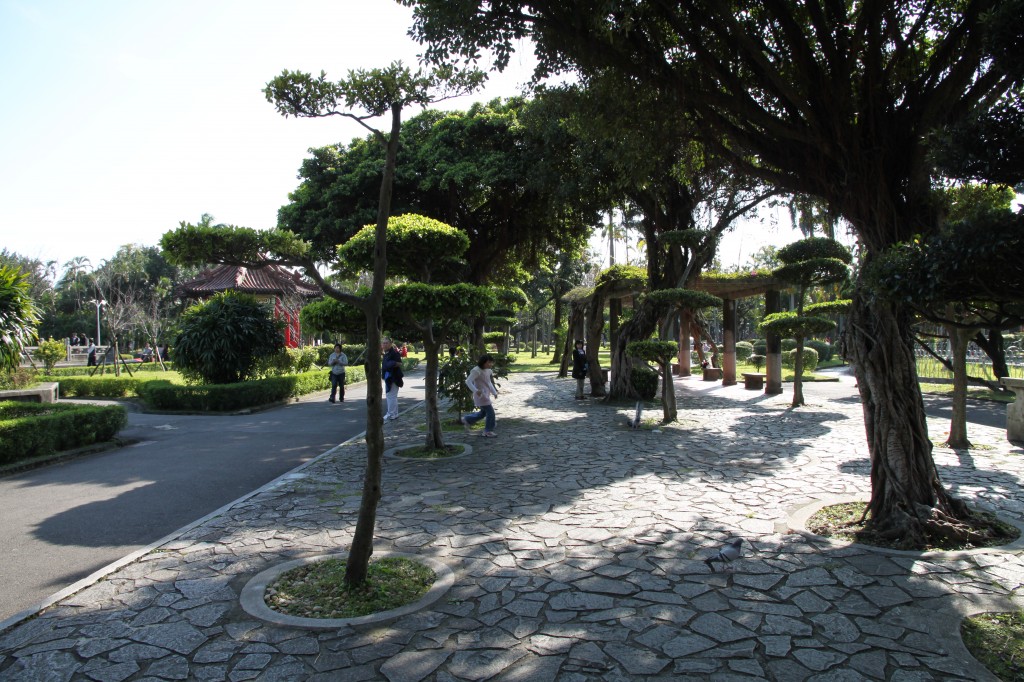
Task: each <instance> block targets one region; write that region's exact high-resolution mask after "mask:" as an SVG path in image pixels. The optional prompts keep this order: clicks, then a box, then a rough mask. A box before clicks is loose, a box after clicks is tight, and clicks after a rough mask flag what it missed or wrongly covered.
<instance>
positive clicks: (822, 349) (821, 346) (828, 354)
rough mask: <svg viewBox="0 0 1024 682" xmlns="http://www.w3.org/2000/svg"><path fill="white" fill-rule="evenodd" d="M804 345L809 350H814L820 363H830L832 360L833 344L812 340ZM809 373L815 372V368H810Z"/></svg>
mask: <svg viewBox="0 0 1024 682" xmlns="http://www.w3.org/2000/svg"><path fill="white" fill-rule="evenodd" d="M804 345H805V346H806V347H807V348H813V349H814V350H815V351H817V353H818V361H819V362H828V361H829V360H831V359H832V344H831V343H827V342H825V341H818V340H816V339H810V340H809V341H805V342H804ZM808 371H809V372H813V371H814V368H813V367H812V368H809V369H808Z"/></svg>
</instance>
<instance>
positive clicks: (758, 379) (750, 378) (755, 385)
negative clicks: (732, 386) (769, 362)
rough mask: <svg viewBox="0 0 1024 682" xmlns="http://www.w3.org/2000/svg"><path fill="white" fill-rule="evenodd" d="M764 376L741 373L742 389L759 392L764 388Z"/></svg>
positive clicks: (755, 373) (753, 373) (756, 373)
mask: <svg viewBox="0 0 1024 682" xmlns="http://www.w3.org/2000/svg"><path fill="white" fill-rule="evenodd" d="M764 377H765V375H764V374H761V373H759V372H744V373H743V388H745V389H747V390H748V391H760V390H761V389H762V388H764Z"/></svg>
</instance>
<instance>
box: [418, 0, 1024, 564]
mask: <svg viewBox="0 0 1024 682" xmlns="http://www.w3.org/2000/svg"><path fill="white" fill-rule="evenodd" d="M406 2H407V3H408V4H410V5H414V6H415V12H416V26H415V28H414V31H415V33H416V34H417V35H418V36H419V37H420V38H421V39H422V40H424V41H425V42H427V43H428V57H430V58H434V59H442V58H447V59H450V58H451V56H452V55H453V54H456V55H461V56H463V57H467V58H472V57H475V56H477V55H478V54H479V48H481V47H489V48H492V49H493V50H494V53H495V54H496V55H497V58H498V60H499V64H504V63H507V59H508V57H509V56H510V54H511V52H512V50H513V49H514V47H515V46H516V45H517V44H519V43H518V41H519V40H520V39H521V38H522V37H525V36H530V37H532V38H533V40H534V42H535V44H536V46H537V48H536V51H537V54H538V56H539V58H540V63H541V71H555V70H560V69H573V70H575V71H577V72H578V73H579V74H581V77H582V78H583V79H584V80H586V78H587V77H588V76H589V75H590V74H593V73H596V72H599V71H601V70H604V69H614V70H616V71H618V72H621V73H624V74H627V75H628V76H629V77H630V78H633V79H635V80H636V81H637V82H638V83H641V84H642V85H643V86H645V87H649V88H651V89H653V90H657V91H664V92H671V93H674V94H675V95H676V96H677V97H679V99H680V101H681V102H682V106H684V107H685V108H686V110H687V111H688V113H689V114H690V115H691V116H693V117H695V119H696V120H697V122H698V126H697V127H696V129H697V130H698V131H699V134H700V136H701V139H702V141H703V142H704V143H705V144H708V145H710V146H712V147H713V148H714V149H717V150H718V151H719V153H721V154H723V155H726V156H728V157H730V158H732V159H733V160H734V161H735V163H736V165H737V167H738V168H740V169H742V171H743V172H745V173H748V174H750V175H752V176H755V177H759V178H761V179H763V180H764V181H766V182H769V183H772V184H773V185H775V186H777V187H779V188H782V189H783V190H785V191H787V192H790V193H794V194H804V195H809V196H814V197H818V198H820V199H822V200H824V201H825V202H826V203H827V204H828V205H829V207H830V209H832V210H833V211H834V212H835V213H836V214H838V215H840V216H842V217H843V218H844V219H845V220H846V221H848V222H849V223H850V224H851V226H852V227H853V229H854V231H855V232H856V234H857V237H858V240H859V242H860V244H861V245H862V247H863V253H864V257H865V259H866V260H867V261H868V264H870V262H871V261H872V260H873V259H875V258H877V257H879V256H880V255H881V254H882V253H884V252H885V251H886V250H887V249H888V248H890V247H891V246H893V245H894V244H897V243H900V242H906V241H909V240H910V239H912V238H913V237H914V235H916V234H923V235H928V234H930V233H933V232H935V231H936V230H937V229H938V228H939V226H940V224H941V216H940V214H939V211H938V208H937V207H936V205H935V202H934V201H933V200H932V183H933V180H934V177H933V176H934V172H933V170H934V169H933V168H932V166H931V162H930V160H929V156H928V151H929V141H930V136H931V135H932V134H933V133H935V132H937V131H940V130H942V129H944V128H947V127H951V126H955V125H957V124H958V123H960V122H961V121H964V120H966V119H968V118H971V117H973V116H975V115H977V114H978V113H979V112H982V111H984V110H987V109H989V108H991V107H993V106H994V105H995V104H997V103H998V102H999V101H1000V100H1001V98H1003V97H1004V96H1005V95H1006V94H1007V93H1008V92H1010V91H1012V90H1013V89H1014V88H1019V87H1020V83H1021V77H1022V75H1024V74H1022V70H1024V62H1022V61H1021V60H1020V59H1019V58H1018V57H1017V55H1019V45H1020V44H1021V43H1022V42H1024V39H1022V35H1021V33H1022V30H1024V29H1022V26H1024V23H1022V22H1020V16H1021V15H1022V13H1024V12H1022V10H1024V0H935V1H933V2H919V1H918V0H888V1H886V2H868V1H867V0H843V1H837V0H779V1H776V2H762V1H761V0H756V1H755V0H680V1H679V2H661V1H652V2H644V3H637V2H627V1H626V0H609V2H603V3H596V4H595V3H592V2H587V1H585V0H529V1H519V2H516V1H509V2H502V3H493V2H483V1H480V2H461V3H449V2H447V0H406ZM849 322H850V325H849V328H850V337H849V344H848V347H849V352H850V355H851V360H852V361H853V364H854V368H855V371H856V373H857V379H858V385H859V387H860V392H861V399H862V403H863V409H864V418H865V426H866V430H867V439H868V447H869V449H870V454H871V482H872V499H871V502H870V509H871V512H872V515H873V519H872V525H873V526H874V529H875V530H876V531H877V532H879V533H881V534H884V535H888V536H890V537H892V538H898V539H900V540H902V541H903V542H905V543H906V544H908V545H913V544H918V543H920V542H922V541H923V540H924V539H925V538H926V536H927V535H929V534H933V535H939V536H946V537H957V538H961V539H964V538H970V537H971V536H972V534H973V533H974V532H975V531H974V530H972V523H971V521H972V520H971V518H970V517H971V515H970V513H969V512H968V510H967V509H966V507H965V506H964V505H963V504H962V503H961V502H959V501H958V500H956V499H955V498H954V497H952V496H951V495H950V494H949V493H948V492H947V491H946V489H945V488H944V487H943V486H942V484H941V482H940V480H939V476H938V471H937V470H936V467H935V463H934V460H933V458H932V452H931V450H932V445H931V441H930V439H929V437H928V432H927V426H926V422H925V413H924V406H923V401H922V399H921V393H920V388H919V386H918V381H917V373H916V367H915V360H914V353H913V347H912V340H911V330H910V327H911V325H910V314H909V310H908V309H907V307H906V306H905V305H903V304H901V303H900V302H898V301H885V300H882V299H880V298H876V297H874V296H872V295H871V293H870V292H869V291H868V290H867V288H866V287H865V286H864V285H863V284H862V283H858V285H857V287H856V288H855V296H854V300H853V304H852V306H851V310H850V319H849Z"/></svg>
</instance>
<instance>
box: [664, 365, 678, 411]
mask: <svg viewBox="0 0 1024 682" xmlns="http://www.w3.org/2000/svg"><path fill="white" fill-rule="evenodd" d="M661 408H662V411H663V412H664V414H665V416H664V419H663V420H662V423H664V424H669V423H671V422H674V421H675V420H676V417H677V416H678V413H677V411H676V386H675V383H674V382H673V380H672V358H669V359H668V362H667V363H662V364H661Z"/></svg>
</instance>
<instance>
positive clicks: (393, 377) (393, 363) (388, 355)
mask: <svg viewBox="0 0 1024 682" xmlns="http://www.w3.org/2000/svg"><path fill="white" fill-rule="evenodd" d="M381 348H382V351H383V355H382V357H381V360H380V373H381V376H382V377H383V378H384V387H385V389H386V393H385V395H386V397H387V408H388V409H387V413H386V414H385V415H384V421H395V420H396V419H398V389H400V388H401V387H402V385H403V380H402V356H401V354H400V353H399V352H398V349H397V348H395V345H394V344H393V343H392V342H391V339H389V338H388V337H386V336H385V337H384V339H383V340H382V341H381Z"/></svg>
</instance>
